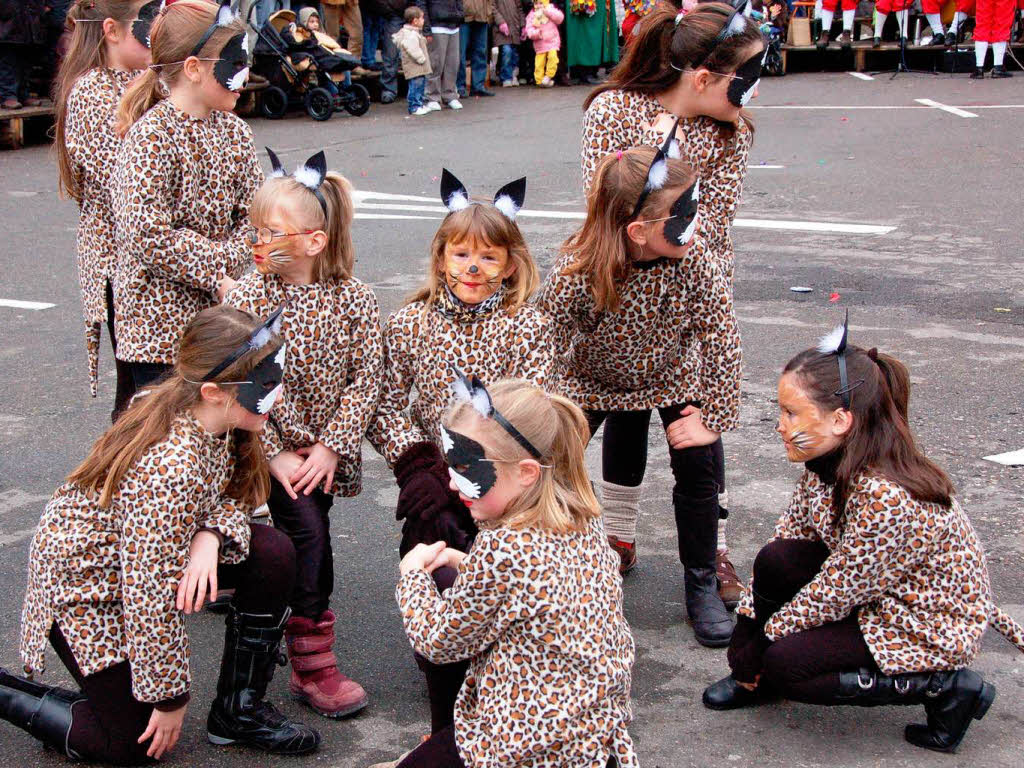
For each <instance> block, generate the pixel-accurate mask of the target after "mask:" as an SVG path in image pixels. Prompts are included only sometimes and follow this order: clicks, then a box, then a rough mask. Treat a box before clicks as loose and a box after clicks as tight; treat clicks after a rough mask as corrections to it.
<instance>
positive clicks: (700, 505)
mask: <svg viewBox="0 0 1024 768" xmlns="http://www.w3.org/2000/svg"><path fill="white" fill-rule="evenodd" d="M672 505H673V507H674V508H675V516H676V530H677V531H678V533H679V559H680V560H681V561H682V563H683V569H684V570H683V578H684V584H685V586H686V613H687V615H688V616H689V617H690V622H691V623H692V624H693V634H694V636H695V637H696V638H697V642H698V643H700V644H701V645H703V646H706V647H708V648H722V647H724V646H726V645H728V644H729V639H730V638H731V637H732V627H733V624H732V616H730V615H729V611H728V610H726V607H725V603H723V602H722V598H721V597H720V596H719V594H718V576H717V574H716V572H715V556H716V555H717V553H718V495H717V494H716V495H714V496H709V497H708V498H706V499H695V498H692V497H690V496H684V495H683V494H681V493H673V494H672Z"/></svg>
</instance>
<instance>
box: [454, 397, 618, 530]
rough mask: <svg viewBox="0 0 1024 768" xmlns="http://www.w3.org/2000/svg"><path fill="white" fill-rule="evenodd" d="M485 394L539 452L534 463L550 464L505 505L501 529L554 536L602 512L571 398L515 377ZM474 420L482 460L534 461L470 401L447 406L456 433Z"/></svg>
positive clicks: (582, 425) (583, 427) (581, 420)
mask: <svg viewBox="0 0 1024 768" xmlns="http://www.w3.org/2000/svg"><path fill="white" fill-rule="evenodd" d="M488 392H489V393H490V396H491V402H492V403H493V404H494V407H495V409H497V410H498V412H500V413H501V415H502V416H504V417H505V418H506V419H507V420H508V421H509V422H511V423H512V425H513V426H514V427H515V428H516V429H517V430H519V432H520V433H522V435H523V436H524V437H525V438H526V439H527V440H529V441H530V443H531V444H532V445H533V446H534V447H535V448H536V449H537V450H538V451H540V453H541V458H540V459H539V462H540V463H541V464H542V465H550V468H548V467H544V468H542V469H541V474H540V478H539V479H538V480H537V482H536V483H534V484H533V485H531V486H530V487H529V488H527V489H526V490H525V491H523V493H522V494H521V495H520V496H519V497H518V498H517V499H515V500H514V501H513V502H512V503H511V504H510V505H509V506H508V509H506V511H505V514H504V516H503V517H502V518H501V523H502V525H507V526H509V527H511V528H530V527H536V528H542V529H545V530H549V531H553V532H555V533H568V532H570V531H582V530H583V529H584V528H586V525H587V522H588V521H589V520H591V519H593V518H595V517H598V516H599V515H600V514H601V508H600V505H599V504H598V502H597V498H596V497H595V496H594V490H593V488H592V487H591V485H590V478H589V477H588V476H587V469H586V466H585V464H584V453H585V451H586V447H587V441H588V440H589V439H590V429H589V427H588V426H587V420H586V418H585V417H584V416H583V411H581V410H580V409H579V408H578V407H577V406H576V405H575V404H574V403H573V402H572V401H571V400H568V399H567V398H564V397H561V396H560V395H549V394H547V393H546V392H544V390H542V389H541V388H540V387H536V386H534V385H532V384H530V383H529V382H526V381H522V380H519V379H506V380H504V381H499V382H497V383H495V384H494V385H493V386H491V387H489V388H488ZM474 416H475V417H476V423H477V425H478V426H479V427H480V430H481V431H482V432H483V434H484V435H485V441H484V443H483V445H484V448H485V449H486V451H487V456H488V458H492V459H495V460H496V461H497V462H499V463H498V467H500V466H501V463H504V462H519V461H522V460H524V459H532V458H533V457H532V456H531V455H530V454H529V453H527V451H526V449H525V448H523V446H522V445H520V444H519V443H518V442H516V440H515V439H514V438H513V437H512V436H511V435H509V433H508V432H506V431H505V430H504V429H503V428H502V426H501V425H500V424H499V423H498V422H497V421H494V420H493V419H484V418H481V417H479V415H478V414H477V412H476V410H474V408H473V406H472V405H471V404H470V403H457V404H456V405H454V406H452V408H451V409H450V410H449V411H448V413H447V414H446V415H445V418H444V424H445V426H447V427H450V428H451V429H454V430H457V428H458V427H457V425H458V424H459V423H461V422H464V421H465V420H466V419H468V418H471V417H474ZM498 471H499V472H500V471H502V470H501V469H500V468H499V469H498Z"/></svg>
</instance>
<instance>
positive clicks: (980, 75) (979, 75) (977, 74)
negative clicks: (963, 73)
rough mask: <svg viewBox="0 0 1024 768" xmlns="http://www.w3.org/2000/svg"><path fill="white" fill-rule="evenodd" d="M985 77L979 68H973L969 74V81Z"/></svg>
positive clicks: (982, 70) (983, 71)
mask: <svg viewBox="0 0 1024 768" xmlns="http://www.w3.org/2000/svg"><path fill="white" fill-rule="evenodd" d="M984 77H985V70H984V69H982V68H981V67H975V68H974V71H973V72H972V73H971V80H982V79H984Z"/></svg>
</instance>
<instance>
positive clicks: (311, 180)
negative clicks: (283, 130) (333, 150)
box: [264, 147, 327, 218]
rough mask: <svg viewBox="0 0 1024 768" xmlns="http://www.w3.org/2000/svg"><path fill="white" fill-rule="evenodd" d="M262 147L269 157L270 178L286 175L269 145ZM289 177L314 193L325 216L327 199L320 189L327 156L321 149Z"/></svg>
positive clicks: (325, 216)
mask: <svg viewBox="0 0 1024 768" xmlns="http://www.w3.org/2000/svg"><path fill="white" fill-rule="evenodd" d="M264 149H265V150H267V157H269V158H270V167H271V169H272V170H271V172H270V177H271V178H272V179H279V178H283V177H285V176H287V175H288V174H287V173H286V172H285V170H284V166H283V165H281V161H280V160H279V159H278V157H277V154H276V153H275V152H274V150H272V149H271V148H270V147H264ZM291 177H292V178H293V179H295V180H296V181H297V182H299V184H301V185H302V186H304V187H305V188H306V189H308V190H309V191H310V192H312V193H313V194H314V195H316V199H317V202H318V203H320V208H322V209H323V212H324V218H327V200H325V199H324V194H323V192H321V191H320V187H321V185H322V184H323V183H324V179H326V178H327V156H326V155H325V154H324V152H323V150H320V151H319V152H317V153H316V154H315V155H313V156H312V157H311V158H309V159H308V160H307V161H306V162H304V163H303V164H302V165H300V166H299V167H298V168H296V169H295V173H293V174H292V175H291Z"/></svg>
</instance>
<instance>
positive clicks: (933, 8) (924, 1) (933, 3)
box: [921, 0, 942, 32]
mask: <svg viewBox="0 0 1024 768" xmlns="http://www.w3.org/2000/svg"><path fill="white" fill-rule="evenodd" d="M921 12H922V13H942V0H921ZM933 31H935V32H938V30H937V29H936V30H933Z"/></svg>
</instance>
